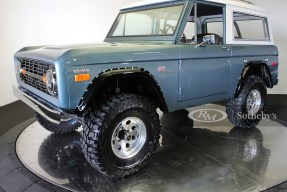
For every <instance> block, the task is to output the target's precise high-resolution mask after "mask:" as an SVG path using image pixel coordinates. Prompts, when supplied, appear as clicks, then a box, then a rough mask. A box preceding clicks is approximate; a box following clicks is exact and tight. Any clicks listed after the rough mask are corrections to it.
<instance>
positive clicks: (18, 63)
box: [15, 60, 22, 80]
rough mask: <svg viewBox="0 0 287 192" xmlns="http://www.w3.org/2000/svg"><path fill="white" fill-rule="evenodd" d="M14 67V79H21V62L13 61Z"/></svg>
mask: <svg viewBox="0 0 287 192" xmlns="http://www.w3.org/2000/svg"><path fill="white" fill-rule="evenodd" d="M15 62H16V63H15V64H16V65H15V73H16V77H17V79H18V80H20V79H21V73H22V69H21V62H20V61H19V60H16V61H15Z"/></svg>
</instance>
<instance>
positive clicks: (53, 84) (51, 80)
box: [46, 69, 58, 96]
mask: <svg viewBox="0 0 287 192" xmlns="http://www.w3.org/2000/svg"><path fill="white" fill-rule="evenodd" d="M46 87H47V90H48V93H49V94H50V95H53V96H56V95H57V94H58V90H57V80H56V71H55V70H54V69H49V70H48V71H47V73H46Z"/></svg>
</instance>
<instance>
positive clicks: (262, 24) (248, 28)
mask: <svg viewBox="0 0 287 192" xmlns="http://www.w3.org/2000/svg"><path fill="white" fill-rule="evenodd" d="M233 24H234V26H233V39H235V40H251V41H252V40H255V41H269V40H270V35H269V30H268V22H267V18H264V17H258V16H253V15H248V14H243V13H236V12H234V13H233Z"/></svg>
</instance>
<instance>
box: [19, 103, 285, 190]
mask: <svg viewBox="0 0 287 192" xmlns="http://www.w3.org/2000/svg"><path fill="white" fill-rule="evenodd" d="M198 109H200V110H203V109H207V111H213V112H214V113H217V115H220V114H222V117H221V118H218V119H217V120H218V121H217V122H213V123H210V122H200V121H194V123H193V121H192V120H191V119H190V118H189V117H190V116H193V117H196V116H198V114H196V113H195V112H196V110H198ZM210 109H213V110H210ZM214 109H215V110H214ZM189 111H190V113H189V112H188V111H179V112H174V113H170V114H166V115H163V116H162V117H161V123H162V132H161V134H162V139H161V146H159V147H158V149H157V152H156V154H155V155H154V158H153V159H152V161H151V162H150V163H149V164H148V166H147V167H146V168H145V169H143V170H142V171H140V172H139V173H138V174H136V175H134V176H131V177H128V178H124V179H109V178H107V177H105V176H103V175H101V174H100V173H98V172H97V171H96V170H94V169H93V168H92V167H91V166H90V165H89V164H88V162H86V160H85V158H84V156H83V155H82V153H81V148H80V131H78V132H75V133H74V134H71V135H66V136H57V135H54V134H51V133H50V132H48V131H46V130H45V129H44V128H42V127H41V126H40V125H39V124H38V123H37V122H35V123H33V124H31V125H30V126H29V127H27V128H26V129H25V130H24V131H23V132H22V133H21V135H20V136H19V138H18V140H17V144H16V151H17V155H18V157H19V158H20V160H21V161H22V163H23V164H24V165H25V166H26V167H27V168H28V169H29V170H30V171H32V172H33V173H35V174H36V175H38V176H39V177H41V178H44V179H45V180H47V181H49V182H51V183H53V184H55V185H58V186H61V187H63V188H66V189H69V190H73V191H107V192H110V191H127V192H128V191H130V192H147V191H152V192H154V191H172V192H174V191H188V192H191V191H220V192H222V191H262V190H264V189H267V188H270V187H272V186H275V185H277V184H280V183H281V182H283V181H285V180H287V163H286V162H287V150H286V146H287V128H286V127H284V126H283V125H281V124H280V123H278V122H275V121H272V120H267V119H264V120H263V121H262V122H261V123H260V125H259V126H257V128H253V129H250V130H243V129H240V128H236V127H233V125H232V124H230V123H229V122H228V120H227V119H226V118H225V116H224V113H220V111H225V107H223V106H220V105H205V106H201V107H198V108H192V109H191V110H189ZM218 111H219V113H218ZM199 112H200V111H199ZM210 117H214V114H211V116H210ZM211 119H212V118H211ZM212 120H214V119H212Z"/></svg>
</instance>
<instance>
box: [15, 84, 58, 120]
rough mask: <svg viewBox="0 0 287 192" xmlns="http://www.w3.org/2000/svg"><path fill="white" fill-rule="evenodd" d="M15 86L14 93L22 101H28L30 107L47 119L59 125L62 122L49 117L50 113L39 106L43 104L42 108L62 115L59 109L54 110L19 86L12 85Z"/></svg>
mask: <svg viewBox="0 0 287 192" xmlns="http://www.w3.org/2000/svg"><path fill="white" fill-rule="evenodd" d="M12 87H13V94H14V95H15V96H16V97H17V98H18V99H20V100H21V101H23V102H24V103H26V104H27V105H28V106H29V107H31V108H32V109H33V110H35V111H36V112H37V113H39V114H40V115H42V116H43V117H44V118H45V119H47V120H48V121H50V122H52V123H55V124H57V125H59V124H60V123H61V121H57V120H55V119H52V118H51V117H49V116H48V115H46V114H45V113H44V112H43V110H42V109H41V108H40V107H39V106H41V107H42V108H44V109H45V110H47V111H49V112H51V113H54V114H57V115H60V114H61V113H60V112H59V111H56V110H52V109H50V108H48V107H46V106H45V105H43V104H42V103H40V102H39V101H37V100H35V99H34V98H32V97H31V96H29V95H27V94H26V93H24V92H23V91H21V90H20V89H19V88H18V87H16V86H15V85H13V86H12Z"/></svg>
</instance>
